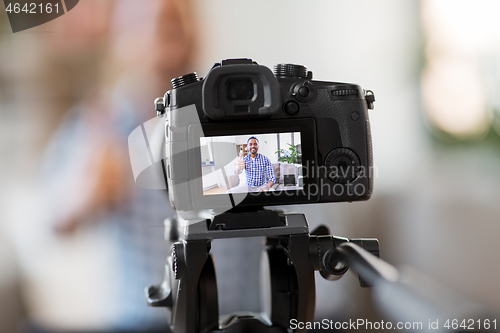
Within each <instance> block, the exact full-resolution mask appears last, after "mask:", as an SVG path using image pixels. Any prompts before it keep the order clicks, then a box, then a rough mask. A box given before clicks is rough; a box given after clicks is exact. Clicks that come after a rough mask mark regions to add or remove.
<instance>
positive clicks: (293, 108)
mask: <svg viewBox="0 0 500 333" xmlns="http://www.w3.org/2000/svg"><path fill="white" fill-rule="evenodd" d="M284 109H285V113H286V114H288V115H290V116H295V115H296V114H297V113H299V111H300V106H299V104H298V103H297V102H294V101H288V102H286V103H285V108H284Z"/></svg>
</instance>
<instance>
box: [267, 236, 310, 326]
mask: <svg viewBox="0 0 500 333" xmlns="http://www.w3.org/2000/svg"><path fill="white" fill-rule="evenodd" d="M271 243H274V242H271ZM274 244H276V243H274ZM278 244H282V245H278V246H271V247H269V248H268V249H267V256H268V259H269V271H270V277H271V309H270V310H271V311H270V312H271V313H270V314H268V315H269V317H270V319H271V321H272V323H273V325H278V326H280V327H283V328H289V327H290V320H291V319H296V320H297V321H300V322H306V321H312V320H313V317H314V305H315V299H316V295H315V280H314V268H313V267H312V266H311V265H310V263H309V253H308V251H309V235H307V234H304V235H290V236H286V237H281V241H280V242H278ZM305 331H306V330H296V332H305Z"/></svg>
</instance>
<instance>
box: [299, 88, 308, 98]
mask: <svg viewBox="0 0 500 333" xmlns="http://www.w3.org/2000/svg"><path fill="white" fill-rule="evenodd" d="M309 93H310V91H309V88H307V87H300V88H299V95H300V96H302V97H307V96H309Z"/></svg>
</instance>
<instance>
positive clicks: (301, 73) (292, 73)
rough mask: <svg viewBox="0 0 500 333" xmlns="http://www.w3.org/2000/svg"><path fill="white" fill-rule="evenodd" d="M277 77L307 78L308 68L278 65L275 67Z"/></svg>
mask: <svg viewBox="0 0 500 333" xmlns="http://www.w3.org/2000/svg"><path fill="white" fill-rule="evenodd" d="M274 75H275V76H276V77H302V78H307V68H306V67H305V66H302V65H295V64H277V65H275V66H274Z"/></svg>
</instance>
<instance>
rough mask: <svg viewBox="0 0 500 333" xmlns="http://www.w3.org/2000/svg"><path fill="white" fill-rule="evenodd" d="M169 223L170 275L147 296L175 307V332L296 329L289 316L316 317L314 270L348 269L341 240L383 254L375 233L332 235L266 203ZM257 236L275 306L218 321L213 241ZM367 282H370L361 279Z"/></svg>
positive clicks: (332, 275) (335, 272)
mask: <svg viewBox="0 0 500 333" xmlns="http://www.w3.org/2000/svg"><path fill="white" fill-rule="evenodd" d="M181 222H182V223H181ZM168 224H169V230H167V231H168V232H169V235H170V236H169V238H170V240H171V241H174V242H175V243H174V244H173V245H172V247H171V255H170V257H169V258H168V260H167V265H166V272H165V279H164V282H163V283H162V284H161V285H160V286H150V287H149V288H147V290H146V296H147V300H148V303H149V305H151V306H155V307H167V308H168V309H169V310H170V320H169V322H170V326H171V328H172V331H173V332H174V333H181V332H183V333H198V332H213V333H232V332H272V333H278V332H289V327H290V320H292V319H296V320H297V321H298V322H308V321H312V320H313V316H314V306H315V298H316V296H315V278H314V271H316V270H317V271H319V272H320V273H321V276H322V277H323V278H325V279H327V280H332V281H333V280H336V279H338V278H340V277H341V276H342V275H343V274H344V273H345V272H346V271H347V270H348V268H349V267H348V266H347V264H346V263H345V260H344V259H343V256H342V255H341V253H340V252H339V251H337V250H338V249H339V248H340V247H341V245H342V244H346V243H353V244H357V245H359V246H360V247H361V248H364V249H365V250H361V249H359V247H356V246H354V247H353V248H354V249H355V251H368V252H370V253H372V254H374V255H376V256H378V255H379V245H378V241H377V240H376V239H351V240H348V239H347V238H342V237H336V236H332V235H330V232H329V230H328V228H327V227H326V226H320V227H318V228H317V229H315V230H314V231H313V232H311V233H309V226H308V223H307V220H306V217H305V215H304V214H284V213H282V212H279V211H269V210H264V209H263V208H262V207H260V209H257V210H251V211H233V212H227V213H223V214H220V215H217V216H215V217H213V218H209V219H202V220H201V221H196V222H193V221H177V220H176V219H172V220H170V221H169V223H168ZM180 228H182V232H180V233H179V229H180ZM179 234H181V235H180V237H179ZM257 236H264V237H266V252H267V259H268V261H269V273H270V286H271V288H270V294H271V295H270V300H271V302H270V308H269V309H267V313H264V314H251V315H248V314H244V315H238V314H234V315H231V316H230V317H229V318H228V319H226V320H225V321H223V322H219V310H218V299H217V284H216V277H215V269H214V264H213V260H212V256H211V255H210V246H211V241H212V240H213V239H221V238H233V237H257ZM360 283H361V286H368V284H367V283H366V282H365V281H364V280H363V279H361V278H360ZM304 331H305V330H300V329H297V330H295V332H304Z"/></svg>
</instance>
